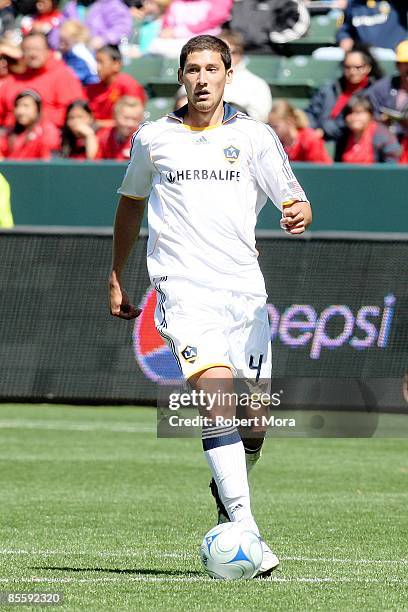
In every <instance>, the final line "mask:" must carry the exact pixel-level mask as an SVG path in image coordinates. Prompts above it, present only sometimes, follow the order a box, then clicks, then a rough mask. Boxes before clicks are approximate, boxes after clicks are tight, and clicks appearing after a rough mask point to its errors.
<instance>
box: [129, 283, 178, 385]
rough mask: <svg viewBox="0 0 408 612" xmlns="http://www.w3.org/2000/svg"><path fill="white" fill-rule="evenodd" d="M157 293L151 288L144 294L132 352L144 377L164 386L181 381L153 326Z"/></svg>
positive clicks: (166, 347)
mask: <svg viewBox="0 0 408 612" xmlns="http://www.w3.org/2000/svg"><path fill="white" fill-rule="evenodd" d="M156 304H157V293H156V290H155V289H153V288H152V287H151V288H149V289H148V291H147V292H146V294H145V296H144V298H143V300H142V302H141V304H140V308H141V309H142V313H141V314H140V315H139V317H138V318H137V319H136V322H135V327H134V329H133V350H134V352H135V357H136V361H137V363H138V364H139V366H140V368H141V370H142V371H143V373H144V374H145V376H146V377H147V378H148V379H150V380H152V381H153V382H156V383H159V384H162V385H166V384H173V383H178V382H181V381H182V380H183V377H182V374H181V372H180V368H179V366H178V364H177V361H176V360H175V358H174V355H173V353H172V352H171V350H170V349H169V347H168V346H167V344H166V341H165V340H164V338H162V336H160V334H159V332H158V331H157V329H156V326H155V324H154V311H155V309H156Z"/></svg>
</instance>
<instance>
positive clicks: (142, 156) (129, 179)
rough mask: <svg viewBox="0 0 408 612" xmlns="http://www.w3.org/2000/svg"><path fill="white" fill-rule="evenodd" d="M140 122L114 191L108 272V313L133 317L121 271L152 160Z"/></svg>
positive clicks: (147, 188) (136, 231)
mask: <svg viewBox="0 0 408 612" xmlns="http://www.w3.org/2000/svg"><path fill="white" fill-rule="evenodd" d="M145 126H146V124H144V125H142V126H141V128H140V129H139V131H138V132H137V133H136V134H135V136H134V137H133V141H132V149H131V154H130V163H129V165H128V167H127V170H126V174H125V177H124V179H123V182H122V185H121V186H120V188H119V190H118V192H119V193H120V194H121V196H120V200H119V204H118V208H117V211H116V217H115V225H114V230H113V254H112V269H111V272H110V275H109V303H110V311H111V314H112V315H113V316H115V317H120V318H121V319H134V318H135V317H137V316H138V315H139V314H140V312H141V310H140V309H139V308H135V306H133V304H131V303H130V301H129V298H128V296H127V294H126V292H125V291H124V289H123V287H122V273H123V271H124V269H125V266H126V262H127V260H128V258H129V255H130V253H131V251H132V247H133V245H134V243H135V241H136V239H137V237H138V236H139V232H140V226H141V223H142V219H143V213H144V209H145V205H146V199H147V197H148V195H149V193H150V189H151V186H152V177H153V164H152V161H151V158H150V149H149V140H148V130H146V128H145Z"/></svg>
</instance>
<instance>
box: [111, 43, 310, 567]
mask: <svg viewBox="0 0 408 612" xmlns="http://www.w3.org/2000/svg"><path fill="white" fill-rule="evenodd" d="M178 78H179V82H180V85H184V86H185V88H186V92H187V98H188V103H187V105H185V106H184V107H182V108H181V109H179V110H178V111H176V112H174V113H170V114H169V115H167V116H166V117H163V118H162V119H159V120H158V121H154V122H147V123H144V124H142V126H141V127H140V128H139V130H138V131H137V132H136V134H135V136H134V138H133V144H132V151H131V161H130V163H129V165H128V168H127V171H126V175H125V177H124V179H123V182H122V185H121V187H120V188H119V190H118V192H119V193H120V194H121V197H120V200H119V204H118V209H117V212H116V220H115V228H114V240H113V262H112V270H111V274H110V278H109V290H110V308H111V313H112V315H114V316H116V317H121V318H123V319H132V318H135V317H137V316H138V314H140V310H139V309H137V308H136V307H135V306H134V305H133V304H132V303H131V302H130V300H129V298H128V296H127V294H126V292H125V291H124V289H123V286H122V273H123V270H124V267H125V264H126V260H127V259H128V256H129V254H130V251H131V249H132V246H133V243H134V241H135V239H136V237H137V236H138V233H139V229H140V224H141V221H142V216H143V210H144V206H145V202H146V200H148V207H149V241H148V248H147V263H148V270H149V275H150V277H151V280H152V283H153V284H154V285H155V287H156V290H157V292H158V298H159V299H158V306H157V309H156V314H155V322H156V326H157V329H158V330H159V332H160V333H161V334H162V336H163V337H164V338H165V339H166V341H167V342H168V344H169V346H170V348H171V349H172V351H173V353H174V355H175V358H176V360H177V361H178V363H179V366H180V368H181V370H182V372H183V375H184V377H185V379H187V380H188V381H189V383H190V384H191V386H192V387H193V388H194V389H195V390H197V391H201V390H204V391H207V390H208V389H211V388H214V385H215V386H216V388H218V390H220V391H221V393H222V394H224V395H225V396H226V397H228V395H227V394H228V393H233V389H234V387H233V383H234V377H241V378H246V379H248V380H254V381H256V380H257V379H259V378H260V379H268V378H270V373H271V346H270V332H269V324H268V316H267V310H266V305H265V304H266V291H265V283H264V279H263V276H262V273H261V271H260V269H259V265H258V261H257V255H258V253H257V251H256V249H255V223H256V217H257V214H258V213H259V211H260V210H261V208H262V207H263V206H264V204H265V203H266V200H267V197H268V196H269V197H270V198H271V200H272V201H273V202H274V203H275V205H276V206H277V207H278V208H279V209H280V210H281V211H282V220H281V227H282V228H283V229H285V230H286V231H287V232H289V233H290V234H301V233H302V232H304V231H305V229H306V227H307V226H308V225H309V224H310V222H311V218H312V214H311V208H310V204H309V202H308V201H307V198H306V196H305V194H304V192H303V190H302V188H301V187H300V185H299V184H298V182H297V181H296V178H295V176H294V174H293V172H292V170H291V168H290V166H289V163H288V159H287V156H286V154H285V152H284V151H283V149H282V146H281V144H280V142H279V139H278V138H277V136H276V134H275V133H274V132H273V130H271V128H269V127H268V126H267V125H265V124H263V123H261V122H259V121H257V120H254V119H251V118H249V117H248V116H246V115H244V114H243V113H241V112H238V111H235V110H234V109H233V108H232V107H230V106H229V105H228V104H225V103H224V102H223V92H224V87H225V85H226V83H229V82H230V81H231V79H232V69H231V55H230V51H229V48H228V46H227V45H226V44H225V43H224V42H223V41H221V40H220V39H218V38H215V37H213V36H209V35H203V36H196V37H194V38H192V39H191V40H190V41H188V42H187V43H186V44H185V45H184V47H183V49H182V51H181V55H180V68H179V72H178ZM276 257H279V253H277V254H276ZM282 265H284V262H282ZM217 385H218V387H217ZM221 397H223V395H221ZM223 403H224V402H222V401H220V402H219V405H215V406H214V407H213V409H212V413H211V415H212V416H221V417H222V416H224V417H230V416H231V414H233V413H234V411H235V406H234V405H233V404H232V403H231V404H230V405H228V404H227V403H225V404H224V405H223ZM204 414H205V412H204ZM202 438H203V449H204V454H205V456H206V459H207V462H208V464H209V467H210V470H211V472H212V476H213V482H212V491H213V493H214V495H215V497H216V501H217V505H218V511H219V520H222V519H224V520H231V521H240V522H241V521H242V524H243V526H245V527H247V528H249V529H251V530H253V531H255V532H256V533H257V534H259V530H258V527H257V524H256V522H255V520H254V518H253V515H252V512H251V505H250V497H249V487H248V478H247V466H248V469H251V467H253V466H254V464H255V463H256V461H257V460H258V459H259V456H260V452H261V446H262V441H263V440H262V439H259V438H255V437H254V438H250V437H248V438H247V439H246V438H244V439H243V440H241V437H240V435H239V433H238V431H237V429H236V428H235V427H234V426H230V427H229V426H225V427H223V426H219V427H216V426H215V425H209V426H208V427H203V432H202ZM246 451H247V452H246ZM222 515H223V516H222ZM262 543H263V550H264V557H263V561H262V565H261V568H260V570H259V575H261V576H266V575H269V574H270V572H271V571H272V570H273V569H274V568H275V567H277V565H278V564H279V560H278V558H277V557H276V555H274V553H273V552H272V551H271V549H270V548H269V547H268V546H267V544H266V543H265V542H264V541H263V540H262Z"/></svg>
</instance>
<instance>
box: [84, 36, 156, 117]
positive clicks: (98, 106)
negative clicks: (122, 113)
mask: <svg viewBox="0 0 408 612" xmlns="http://www.w3.org/2000/svg"><path fill="white" fill-rule="evenodd" d="M96 63H97V68H98V75H99V78H100V83H96V84H95V85H88V87H87V88H86V92H87V96H88V100H89V106H90V108H91V110H92V113H93V116H94V117H95V119H96V120H97V122H98V125H99V126H100V127H112V126H113V124H114V122H113V107H114V105H115V103H116V102H117V101H118V100H119V98H121V97H122V96H133V97H135V98H138V99H139V100H140V101H141V102H142V104H143V106H144V105H145V102H146V93H145V90H144V89H143V87H142V86H141V85H140V83H138V82H137V81H136V80H135V79H133V78H132V77H131V76H130V75H129V74H125V73H122V72H120V71H121V68H122V57H121V54H120V51H119V49H118V47H117V46H115V45H106V46H105V47H102V49H99V51H98V52H97V54H96Z"/></svg>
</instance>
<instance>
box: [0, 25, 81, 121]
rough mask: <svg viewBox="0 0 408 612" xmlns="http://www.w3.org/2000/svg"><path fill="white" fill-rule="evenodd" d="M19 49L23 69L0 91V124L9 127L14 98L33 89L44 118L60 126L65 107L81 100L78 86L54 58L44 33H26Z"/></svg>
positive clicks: (62, 63)
mask: <svg viewBox="0 0 408 612" xmlns="http://www.w3.org/2000/svg"><path fill="white" fill-rule="evenodd" d="M21 46H22V51H23V59H24V62H25V65H26V69H25V70H24V72H22V73H21V74H10V75H9V76H8V77H6V79H5V82H4V84H3V86H2V87H1V89H0V124H2V125H12V123H13V107H14V100H15V98H16V96H17V95H18V94H19V93H20V92H21V91H23V90H25V89H32V90H34V91H36V92H37V93H38V94H39V95H40V97H41V100H42V110H43V117H44V119H47V120H49V121H51V122H52V123H54V124H55V125H56V126H57V127H61V126H62V124H63V123H64V117H65V112H66V108H67V106H68V104H70V103H71V102H72V101H73V100H76V99H78V98H81V97H83V90H82V86H81V83H80V81H79V80H78V79H77V77H76V76H75V75H74V73H73V72H72V71H71V70H70V68H68V67H67V66H66V65H65V64H64V62H62V61H60V60H57V59H56V58H55V57H54V55H53V53H52V52H51V51H50V49H49V48H48V44H47V38H46V36H45V35H44V34H42V33H40V32H32V33H31V34H28V35H27V36H26V37H25V38H24V40H23V42H22V45H21Z"/></svg>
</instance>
